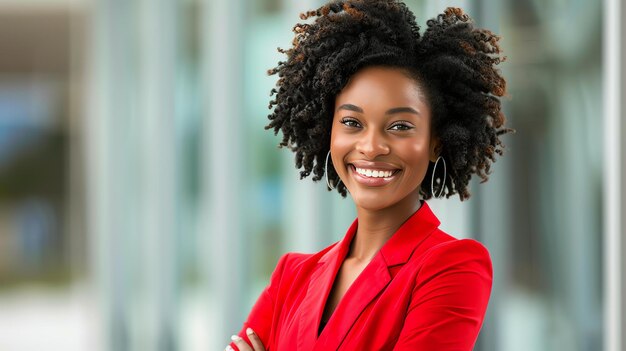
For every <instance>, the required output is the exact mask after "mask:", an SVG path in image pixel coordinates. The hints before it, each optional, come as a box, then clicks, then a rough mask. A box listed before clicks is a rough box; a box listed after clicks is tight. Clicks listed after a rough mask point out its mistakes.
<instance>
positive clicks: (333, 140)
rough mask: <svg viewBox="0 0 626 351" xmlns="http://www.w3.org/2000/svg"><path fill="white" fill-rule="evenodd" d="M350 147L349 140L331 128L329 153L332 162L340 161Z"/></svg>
mask: <svg viewBox="0 0 626 351" xmlns="http://www.w3.org/2000/svg"><path fill="white" fill-rule="evenodd" d="M351 145H352V141H351V138H349V137H348V136H347V135H345V134H342V133H341V132H338V131H336V130H335V129H334V128H333V130H332V131H331V134H330V153H331V154H332V157H333V160H342V159H343V158H344V157H345V156H346V154H347V153H348V151H349V150H350V147H351Z"/></svg>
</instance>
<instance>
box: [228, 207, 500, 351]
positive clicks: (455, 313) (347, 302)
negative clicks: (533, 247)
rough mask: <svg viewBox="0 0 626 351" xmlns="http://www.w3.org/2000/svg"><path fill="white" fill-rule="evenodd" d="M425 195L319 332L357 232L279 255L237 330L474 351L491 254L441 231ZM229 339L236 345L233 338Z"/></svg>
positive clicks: (284, 342) (282, 337) (354, 344)
mask: <svg viewBox="0 0 626 351" xmlns="http://www.w3.org/2000/svg"><path fill="white" fill-rule="evenodd" d="M439 223H440V222H439V220H438V219H437V217H435V215H434V214H433V213H432V211H431V210H430V208H429V206H428V205H427V204H426V203H425V202H424V203H423V204H422V206H421V208H420V209H419V210H417V211H416V212H415V213H414V214H413V215H412V216H411V217H410V218H409V219H408V220H407V221H406V222H405V223H404V224H402V226H401V227H400V228H399V229H398V231H397V232H396V233H395V234H394V235H393V236H392V237H391V238H390V239H389V240H388V241H387V242H386V243H385V245H384V246H383V247H382V248H381V250H380V251H379V252H378V254H377V255H376V256H375V257H374V258H373V259H372V261H371V262H370V263H369V264H368V265H367V267H366V268H365V269H364V270H363V272H362V273H361V274H360V275H359V276H358V278H357V279H356V280H355V281H354V283H353V284H352V285H351V286H350V288H349V289H348V291H346V293H345V295H344V296H343V298H342V300H341V301H340V302H339V305H338V306H337V307H336V309H335V311H334V312H333V314H332V315H331V317H330V319H329V320H328V324H327V325H326V326H325V327H324V329H323V331H322V333H321V334H320V335H319V337H318V327H319V324H320V320H321V317H322V312H323V309H324V306H325V303H326V299H327V297H328V295H329V293H330V290H331V287H332V284H333V282H334V279H335V276H336V275H337V272H338V270H339V268H340V267H341V264H342V262H343V260H344V258H345V256H346V253H347V252H348V249H349V247H350V242H351V241H352V238H353V237H354V234H355V233H356V229H357V221H356V220H355V221H354V223H353V224H352V226H351V227H350V229H349V230H348V232H347V234H346V236H345V237H344V238H343V240H341V241H340V242H338V243H335V244H333V245H331V246H329V247H327V248H326V249H324V250H322V251H320V252H318V253H316V254H300V253H288V254H286V255H284V256H283V257H281V258H280V260H279V261H278V265H277V266H276V269H275V270H274V273H273V274H272V277H271V279H270V283H269V285H268V286H267V288H266V289H265V290H264V291H263V292H262V293H261V296H260V297H259V299H258V300H257V302H256V304H255V305H254V307H253V308H252V311H251V312H250V315H249V316H248V320H247V321H246V322H245V323H244V325H243V329H242V330H241V332H240V333H239V336H241V337H242V338H244V340H246V341H249V340H248V338H247V337H246V335H245V329H246V328H247V327H251V328H252V329H253V330H254V331H255V332H256V333H257V334H258V335H259V336H260V338H261V340H262V341H263V344H264V345H265V347H266V349H267V350H272V351H275V350H279V351H290V350H298V351H309V350H311V351H312V350H315V351H328V350H419V351H452V350H455V351H465V350H471V349H472V348H473V346H474V343H475V342H476V337H477V336H478V332H479V330H480V327H481V325H482V322H483V317H484V315H485V310H486V309H487V303H488V301H489V295H490V292H491V281H492V268H491V260H490V257H489V253H488V252H487V250H486V249H485V247H484V246H483V245H481V244H480V243H479V242H477V241H475V240H470V239H463V240H458V239H455V238H453V237H452V236H450V235H448V234H446V233H444V232H443V231H441V230H440V229H438V226H439ZM231 346H232V347H233V348H234V349H235V350H237V348H236V346H235V345H234V344H231Z"/></svg>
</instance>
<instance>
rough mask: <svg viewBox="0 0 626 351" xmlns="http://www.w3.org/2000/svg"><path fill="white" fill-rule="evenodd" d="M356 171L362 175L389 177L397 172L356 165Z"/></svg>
mask: <svg viewBox="0 0 626 351" xmlns="http://www.w3.org/2000/svg"><path fill="white" fill-rule="evenodd" d="M354 168H355V170H356V172H357V173H358V174H360V175H362V176H365V177H368V178H387V177H391V175H392V174H393V173H394V172H395V171H390V170H382V169H381V170H377V169H367V168H359V167H354Z"/></svg>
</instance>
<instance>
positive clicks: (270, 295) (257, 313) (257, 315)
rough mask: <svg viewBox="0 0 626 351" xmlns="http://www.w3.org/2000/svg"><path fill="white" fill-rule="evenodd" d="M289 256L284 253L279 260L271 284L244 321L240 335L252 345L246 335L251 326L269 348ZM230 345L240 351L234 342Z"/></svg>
mask: <svg viewBox="0 0 626 351" xmlns="http://www.w3.org/2000/svg"><path fill="white" fill-rule="evenodd" d="M288 256H289V254H284V255H283V256H282V257H281V258H280V259H279V260H278V264H277V265H276V268H275V269H274V272H273V273H272V276H271V278H270V282H269V284H268V285H267V286H266V287H265V289H264V290H263V291H262V292H261V295H259V298H258V299H257V301H256V302H255V304H254V306H253V307H252V310H251V311H250V314H249V315H248V318H247V319H246V321H245V322H244V323H243V327H242V328H241V330H240V331H239V333H238V335H239V336H240V337H242V338H243V339H244V340H245V341H246V342H247V343H248V345H250V339H248V336H247V335H246V329H247V328H248V327H250V328H252V330H254V332H255V333H256V334H257V335H258V336H259V337H260V338H261V341H263V345H264V346H265V347H266V349H267V348H268V343H269V340H270V336H271V332H272V324H273V318H274V310H275V307H276V298H277V293H278V289H279V286H280V282H281V278H282V276H283V271H284V269H285V265H286V262H287V259H288ZM230 346H231V347H232V348H233V349H235V350H237V351H239V349H238V348H237V346H236V345H235V344H234V343H230Z"/></svg>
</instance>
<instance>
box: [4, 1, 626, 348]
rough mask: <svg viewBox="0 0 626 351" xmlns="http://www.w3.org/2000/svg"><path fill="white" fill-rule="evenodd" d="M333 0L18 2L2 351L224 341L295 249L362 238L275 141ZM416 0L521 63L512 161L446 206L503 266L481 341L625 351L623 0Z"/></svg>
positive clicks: (511, 74) (343, 207) (9, 47)
mask: <svg viewBox="0 0 626 351" xmlns="http://www.w3.org/2000/svg"><path fill="white" fill-rule="evenodd" d="M321 3H322V2H320V1H313V0H307V1H288V0H248V1H243V0H232V1H228V2H226V1H213V0H178V1H176V0H28V1H19V0H0V53H2V54H0V311H9V312H7V313H0V349H19V350H38V349H41V346H42V345H45V346H46V348H48V349H63V350H71V349H75V350H84V349H92V350H98V349H100V350H116V351H117V350H207V349H209V350H213V349H218V348H219V349H223V348H224V347H225V345H226V344H227V342H228V340H229V336H230V335H231V334H233V333H236V332H237V331H238V330H239V328H240V327H241V323H242V322H243V320H244V318H245V316H246V314H247V313H248V311H249V309H250V307H251V306H252V304H253V303H254V301H255V299H256V298H257V296H258V294H259V293H260V291H261V290H262V289H263V287H264V285H265V284H266V283H267V281H268V278H269V274H270V273H271V272H272V270H273V268H274V265H275V264H276V262H277V260H278V257H279V256H280V255H281V254H282V253H284V252H286V251H302V252H314V251H318V250H320V249H322V248H324V247H326V246H328V245H329V244H331V243H332V242H335V241H337V240H339V239H340V238H341V237H342V236H343V235H344V233H345V230H346V229H347V227H348V226H349V224H350V223H351V222H352V220H353V219H354V216H355V212H354V209H353V206H352V204H351V201H350V200H349V199H341V198H340V196H338V195H337V194H335V193H329V192H327V191H326V190H325V186H324V185H323V184H322V183H313V182H311V181H310V180H304V181H300V180H299V179H298V178H299V177H298V171H297V170H296V169H295V168H294V165H293V155H292V154H290V153H289V152H288V151H287V150H279V149H277V147H276V145H277V144H278V142H279V138H278V137H275V136H274V135H273V134H272V133H271V132H268V131H264V130H263V127H264V125H265V124H266V123H267V119H266V116H267V114H268V110H267V104H268V102H269V91H270V89H271V88H272V87H273V85H274V83H275V78H274V77H268V76H267V75H266V71H267V69H268V68H271V67H273V66H275V65H276V63H277V62H278V61H279V60H282V59H283V57H282V55H280V54H279V53H278V52H277V51H276V47H288V45H289V44H290V42H291V38H292V33H291V28H292V27H293V25H294V24H295V23H296V22H297V21H299V18H298V14H299V13H300V12H302V11H304V10H307V9H311V8H315V7H317V6H319V5H320V4H321ZM407 4H408V5H409V6H410V7H411V9H412V10H413V11H414V12H415V14H416V16H417V19H418V23H419V24H420V25H421V26H422V27H424V26H425V21H426V20H427V19H429V18H431V17H434V16H436V15H437V14H438V13H440V12H441V11H442V10H443V9H444V8H445V7H446V6H460V7H463V8H464V9H466V11H467V12H468V13H469V14H470V15H471V16H472V17H473V18H474V19H475V20H476V22H477V24H478V25H479V26H484V27H487V28H489V29H491V30H493V31H494V32H496V33H499V34H501V35H502V37H503V39H502V44H503V46H504V50H505V55H507V56H508V60H507V61H506V62H505V63H503V64H502V65H501V68H502V71H503V74H504V76H505V77H506V79H507V81H508V87H509V89H508V90H509V96H508V97H507V98H505V99H504V106H505V112H506V114H507V118H508V122H509V125H510V126H511V127H512V128H515V129H516V130H517V133H516V134H514V135H512V136H506V137H505V139H504V141H505V143H506V145H507V152H506V154H505V157H504V158H502V159H500V160H498V161H497V162H496V163H495V164H494V167H493V174H492V176H491V178H490V180H489V181H488V182H487V183H485V184H478V182H474V184H472V188H471V190H472V198H471V199H470V200H469V201H466V202H463V203H460V202H459V201H458V199H457V198H451V199H449V200H445V201H439V200H434V201H431V204H432V207H433V208H434V209H435V213H437V214H438V216H439V217H440V218H441V219H442V222H443V228H444V230H446V231H448V232H450V233H451V234H453V235H455V236H457V237H474V238H477V239H478V240H480V241H482V242H483V243H484V244H485V245H486V246H487V247H488V248H489V250H490V252H491V254H492V259H493V263H494V269H495V271H494V278H495V279H494V290H493V295H492V300H491V304H490V307H489V310H488V315H487V318H486V320H485V324H484V326H483V332H482V333H481V336H480V338H479V341H478V344H477V346H476V350H481V351H495V350H512V351H516V350H537V351H541V350H581V351H583V350H589V351H596V350H607V351H609V350H610V351H617V350H622V349H624V348H622V346H621V344H620V343H621V341H620V340H619V335H620V334H621V333H620V330H621V329H620V328H621V325H620V324H619V321H620V320H621V316H622V315H623V314H624V313H622V312H621V308H622V307H621V306H622V305H621V301H622V299H623V296H622V295H620V294H621V290H622V289H621V277H622V274H623V273H622V272H623V271H626V269H624V268H626V267H625V266H624V264H623V263H621V262H620V261H619V259H615V258H616V257H619V256H620V254H621V252H623V250H622V249H621V247H622V246H621V245H622V244H621V242H620V240H619V234H620V233H623V228H624V227H623V226H622V223H621V222H620V220H619V213H620V212H623V210H622V208H625V207H620V206H621V204H623V203H624V201H625V199H626V196H624V195H623V193H622V192H621V190H619V189H621V187H622V186H623V182H624V180H623V179H622V178H620V175H623V174H625V172H624V171H623V168H621V167H623V166H621V164H626V163H624V161H623V155H622V153H621V152H620V151H619V150H621V149H623V148H621V146H622V145H621V144H619V143H618V144H617V147H615V144H611V141H613V142H615V141H617V142H621V141H620V140H621V138H620V137H621V135H622V131H624V127H622V126H621V124H620V123H619V122H620V116H624V114H623V107H622V103H621V102H620V101H621V100H620V99H619V96H620V95H619V94H620V93H621V90H620V89H621V88H620V84H621V82H622V81H623V79H622V78H621V77H623V76H619V74H621V73H620V69H621V68H620V67H623V66H624V64H623V63H621V61H620V60H619V57H622V58H623V57H624V54H622V53H619V52H614V51H611V50H615V46H616V45H617V47H618V48H619V45H618V44H619V43H620V42H621V41H623V39H622V38H625V37H626V31H625V29H624V25H623V24H622V25H620V24H617V25H613V26H611V25H608V24H607V23H609V24H611V23H613V24H614V22H615V17H617V16H618V15H619V13H625V12H624V9H623V8H620V7H619V1H618V0H607V1H605V2H590V1H580V0H568V1H542V0H528V1H513V0H507V1H498V2H488V1H482V0H465V1H451V0H450V1H440V0H411V1H407ZM620 11H621V12H620ZM611 16H613V17H611ZM619 55H622V56H619ZM609 56H610V58H611V59H610V58H609ZM622 61H624V60H622ZM620 65H621V66H620ZM611 94H613V95H611ZM621 94H623V93H621ZM607 96H609V98H607ZM610 96H613V98H612V99H611V98H610ZM622 96H623V95H622ZM616 193H617V195H616ZM616 294H617V296H616ZM9 306H13V307H11V308H9ZM15 306H17V307H15ZM20 306H21V307H20ZM615 311H617V312H615ZM32 330H36V331H37V332H38V333H37V336H36V337H33V336H29V335H30V334H29V333H32ZM69 340H71V341H69Z"/></svg>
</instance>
